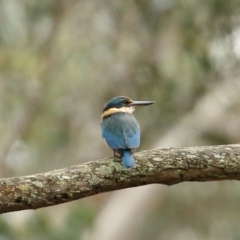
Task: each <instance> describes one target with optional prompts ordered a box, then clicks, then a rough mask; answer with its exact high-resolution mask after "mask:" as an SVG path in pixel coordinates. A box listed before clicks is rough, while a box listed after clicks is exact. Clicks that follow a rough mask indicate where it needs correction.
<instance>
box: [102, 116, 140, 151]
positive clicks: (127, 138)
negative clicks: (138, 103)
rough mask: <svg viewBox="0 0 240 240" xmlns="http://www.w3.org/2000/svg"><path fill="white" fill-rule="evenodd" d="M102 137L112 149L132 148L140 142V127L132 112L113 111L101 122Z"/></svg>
mask: <svg viewBox="0 0 240 240" xmlns="http://www.w3.org/2000/svg"><path fill="white" fill-rule="evenodd" d="M101 130H102V137H103V138H104V139H105V141H106V142H107V144H108V146H109V147H110V148H112V149H134V148H137V147H138V146H139V144H140V128H139V125H138V123H137V121H136V119H135V118H134V116H133V115H132V114H128V113H122V112H121V113H114V114H112V115H110V116H109V117H107V118H105V119H103V121H102V122H101Z"/></svg>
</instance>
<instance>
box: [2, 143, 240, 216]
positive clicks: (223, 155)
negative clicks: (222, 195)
mask: <svg viewBox="0 0 240 240" xmlns="http://www.w3.org/2000/svg"><path fill="white" fill-rule="evenodd" d="M134 156H135V160H136V165H137V167H136V168H135V169H125V168H123V167H122V164H121V160H120V159H112V158H106V159H104V160H97V161H92V162H88V163H85V164H79V165H76V166H70V167H67V168H63V169H59V170H55V171H50V172H46V173H40V174H35V175H30V176H23V177H14V178H6V179H0V213H6V212H12V211H18V210H24V209H37V208H42V207H47V206H52V205H56V204H61V203H65V202H69V201H73V200H76V199H80V198H83V197H87V196H91V195H94V194H98V193H103V192H108V191H113V190H117V189H123V188H129V187H136V186H141V185H146V184H152V183H161V184H166V185H173V184H177V183H180V182H185V181H218V180H239V179H240V145H239V144H237V145H224V146H209V147H190V148H164V149H163V148H159V149H153V150H149V151H145V152H139V153H136V154H135V155H134Z"/></svg>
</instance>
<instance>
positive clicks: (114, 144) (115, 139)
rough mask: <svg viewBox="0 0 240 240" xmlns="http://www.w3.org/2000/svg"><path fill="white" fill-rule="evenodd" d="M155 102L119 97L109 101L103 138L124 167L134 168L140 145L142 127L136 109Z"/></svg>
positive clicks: (104, 111) (104, 120)
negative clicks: (135, 154) (135, 155)
mask: <svg viewBox="0 0 240 240" xmlns="http://www.w3.org/2000/svg"><path fill="white" fill-rule="evenodd" d="M153 103H154V102H153V101H133V100H132V99H131V98H129V97H126V96H118V97H114V98H112V99H111V100H110V101H108V102H107V103H106V104H105V106H104V108H103V113H102V116H101V117H102V121H101V124H100V125H101V130H102V137H103V138H104V140H105V141H106V143H107V145H108V146H109V147H110V148H111V149H112V150H113V153H114V157H121V158H122V162H123V167H125V168H134V167H135V163H134V158H133V152H134V151H135V149H136V148H137V147H139V144H140V127H139V124H138V122H137V120H136V118H135V117H134V116H133V114H132V113H133V111H134V110H135V107H138V106H147V105H150V104H153Z"/></svg>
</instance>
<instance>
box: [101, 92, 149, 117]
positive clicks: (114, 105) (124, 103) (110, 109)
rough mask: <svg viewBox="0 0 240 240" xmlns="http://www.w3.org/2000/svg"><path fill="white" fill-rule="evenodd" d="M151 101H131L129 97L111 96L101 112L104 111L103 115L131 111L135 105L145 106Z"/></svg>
mask: <svg viewBox="0 0 240 240" xmlns="http://www.w3.org/2000/svg"><path fill="white" fill-rule="evenodd" d="M153 103H154V102H153V101H133V100H132V99H131V98H129V97H126V96H119V97H115V98H112V99H111V100H110V101H108V102H107V103H106V104H105V106H104V108H103V113H105V114H104V115H109V114H112V113H115V112H127V113H132V112H133V111H134V109H135V107H138V106H147V105H150V104H153Z"/></svg>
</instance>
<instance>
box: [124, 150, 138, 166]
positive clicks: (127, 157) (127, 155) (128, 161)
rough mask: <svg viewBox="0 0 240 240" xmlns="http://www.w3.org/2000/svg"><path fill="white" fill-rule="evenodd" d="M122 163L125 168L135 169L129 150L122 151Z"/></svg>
mask: <svg viewBox="0 0 240 240" xmlns="http://www.w3.org/2000/svg"><path fill="white" fill-rule="evenodd" d="M122 161H123V166H124V167H125V168H134V167H135V163H134V158H133V155H132V152H131V150H130V149H126V150H124V151H123V156H122Z"/></svg>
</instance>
